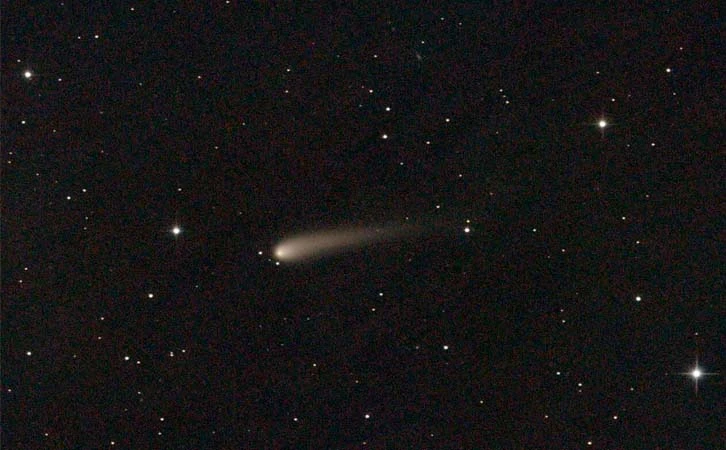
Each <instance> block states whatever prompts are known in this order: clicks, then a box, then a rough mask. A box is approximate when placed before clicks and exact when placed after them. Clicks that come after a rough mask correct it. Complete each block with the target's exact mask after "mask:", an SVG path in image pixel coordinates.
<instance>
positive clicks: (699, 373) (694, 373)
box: [679, 358, 718, 395]
mask: <svg viewBox="0 0 726 450" xmlns="http://www.w3.org/2000/svg"><path fill="white" fill-rule="evenodd" d="M679 375H685V376H689V377H691V378H693V382H694V389H695V392H696V395H698V382H699V380H700V379H701V378H703V377H705V376H710V375H718V373H717V372H704V371H703V369H702V368H701V367H700V366H699V365H698V358H696V364H695V366H693V369H692V370H690V371H689V372H681V373H679Z"/></svg>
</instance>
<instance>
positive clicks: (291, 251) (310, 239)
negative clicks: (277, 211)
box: [273, 225, 416, 262]
mask: <svg viewBox="0 0 726 450" xmlns="http://www.w3.org/2000/svg"><path fill="white" fill-rule="evenodd" d="M412 234H416V228H415V227H412V226H402V225H399V226H388V227H357V228H356V227H352V228H337V229H332V230H323V231H315V232H307V233H301V234H297V235H293V236H290V237H289V238H286V239H283V240H282V241H280V242H279V243H278V244H277V245H276V246H275V247H274V251H273V254H274V255H275V258H277V259H278V260H279V261H282V262H302V261H310V260H315V259H319V258H322V257H326V256H332V255H335V254H340V253H344V252H348V251H352V250H356V249H359V248H362V247H365V246H369V245H373V244H376V243H382V242H389V241H393V240H396V239H399V238H402V237H406V236H410V235H412Z"/></svg>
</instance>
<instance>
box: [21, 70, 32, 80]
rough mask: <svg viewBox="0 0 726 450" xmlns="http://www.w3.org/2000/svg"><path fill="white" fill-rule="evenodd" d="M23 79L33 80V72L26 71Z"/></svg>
mask: <svg viewBox="0 0 726 450" xmlns="http://www.w3.org/2000/svg"><path fill="white" fill-rule="evenodd" d="M23 78H25V79H26V80H29V79H31V78H33V72H32V71H30V70H26V71H25V72H23Z"/></svg>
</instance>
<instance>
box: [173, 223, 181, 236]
mask: <svg viewBox="0 0 726 450" xmlns="http://www.w3.org/2000/svg"><path fill="white" fill-rule="evenodd" d="M181 232H182V230H181V228H180V227H179V225H174V228H172V229H171V234H173V235H174V236H179V235H180V234H181Z"/></svg>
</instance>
